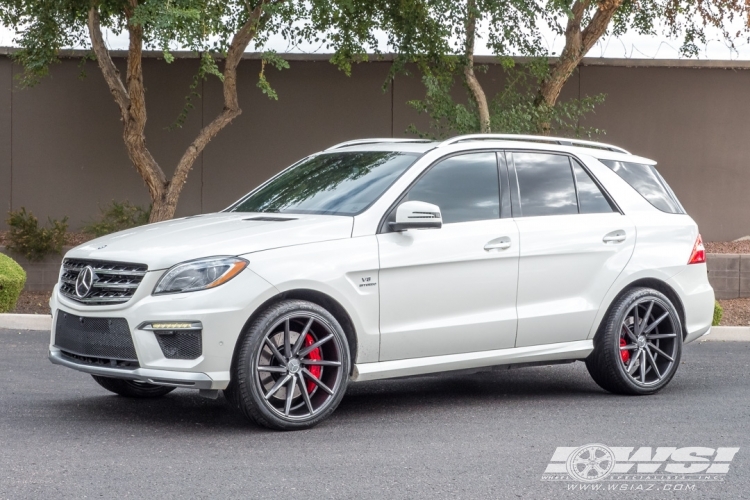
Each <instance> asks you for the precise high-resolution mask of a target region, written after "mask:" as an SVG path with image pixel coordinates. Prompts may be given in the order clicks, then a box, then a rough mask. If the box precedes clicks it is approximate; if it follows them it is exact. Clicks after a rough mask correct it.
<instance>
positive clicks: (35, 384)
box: [0, 330, 750, 499]
mask: <svg viewBox="0 0 750 500" xmlns="http://www.w3.org/2000/svg"><path fill="white" fill-rule="evenodd" d="M47 340H48V333H47V332H29V331H24V332H20V333H19V332H18V331H9V330H0V499H5V498H9V499H16V498H34V499H37V498H100V497H104V498H263V499H266V498H300V499H303V498H304V499H310V498H342V499H350V498H367V499H370V498H372V499H381V498H405V499H407V498H408V499H414V498H448V497H449V498H467V499H474V498H511V499H514V498H531V499H538V498H555V499H560V498H716V499H734V498H750V489H749V487H750V458H749V457H750V432H748V430H750V343H737V342H705V343H700V344H698V343H693V344H690V345H688V346H686V347H685V351H684V354H683V362H682V364H681V366H680V368H679V371H678V373H677V375H676V377H675V378H674V380H673V381H672V382H671V384H670V385H669V386H668V387H667V388H666V389H665V390H663V391H662V392H661V393H659V394H657V395H655V396H650V397H625V396H613V395H610V394H607V393H606V392H604V391H602V390H601V389H599V388H598V387H597V386H596V384H594V382H593V381H592V380H591V379H590V378H589V376H588V373H587V372H586V368H585V366H584V365H583V363H574V364H568V365H557V366H550V367H537V368H523V369H514V370H497V371H491V372H483V373H475V374H469V375H466V374H443V375H438V376H430V377H420V378H412V379H400V380H389V381H379V382H366V383H360V384H352V385H350V387H349V391H348V393H347V395H346V397H345V398H344V400H343V402H342V403H341V406H340V407H339V408H338V410H337V411H336V412H335V413H334V414H333V416H332V418H330V419H329V420H328V421H326V422H325V423H323V424H322V425H320V426H318V427H316V428H314V429H312V430H308V431H300V432H293V433H278V432H273V431H268V430H265V429H261V428H258V427H255V426H254V425H252V424H250V423H249V422H246V421H245V420H244V419H243V417H241V416H240V415H239V413H237V412H235V411H233V410H232V409H231V408H230V407H229V406H228V404H227V403H226V401H225V400H224V399H223V397H219V399H217V400H208V399H203V398H200V397H198V395H197V392H193V391H188V390H177V391H174V392H173V393H171V394H170V395H168V396H166V397H164V398H162V399H158V400H148V401H142V400H129V399H125V398H121V397H118V396H115V395H112V394H109V393H108V392H107V391H105V390H104V389H102V388H100V387H99V386H98V385H97V384H96V383H94V381H93V380H91V377H89V376H88V375H85V374H83V373H79V372H76V371H73V370H70V369H66V368H63V367H60V366H55V365H52V364H51V363H49V361H47V359H46V356H47ZM587 443H603V444H606V445H608V446H633V447H640V446H653V447H657V446H676V447H683V446H704V447H710V448H717V447H740V451H739V453H737V455H736V457H735V458H734V461H733V462H732V463H731V466H730V468H729V473H728V474H727V475H726V479H725V480H724V481H723V482H717V483H700V482H698V483H693V484H694V486H695V489H690V490H688V491H684V490H683V491H665V490H664V488H663V485H662V484H657V485H656V488H658V489H653V488H652V489H651V491H641V490H638V489H637V488H636V489H635V490H628V491H590V490H586V491H579V490H578V489H576V490H571V489H570V484H569V483H564V482H548V481H542V480H541V477H542V474H543V472H544V470H545V467H546V465H547V463H548V462H549V460H550V458H551V456H552V453H553V452H554V451H555V448H556V447H558V446H580V445H583V444H587ZM573 484H576V483H573ZM630 486H633V487H637V485H636V484H633V485H630ZM642 487H643V486H642ZM643 488H644V490H645V487H643Z"/></svg>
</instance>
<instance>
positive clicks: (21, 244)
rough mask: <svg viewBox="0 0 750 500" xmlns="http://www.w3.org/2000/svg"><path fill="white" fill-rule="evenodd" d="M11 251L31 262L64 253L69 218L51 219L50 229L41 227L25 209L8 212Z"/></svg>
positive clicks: (9, 246)
mask: <svg viewBox="0 0 750 500" xmlns="http://www.w3.org/2000/svg"><path fill="white" fill-rule="evenodd" d="M8 225H9V226H10V231H8V237H7V239H8V244H7V247H8V249H9V250H13V251H14V252H18V253H20V254H21V255H23V256H24V257H26V258H27V259H29V260H31V261H39V260H42V259H43V258H44V257H45V256H46V255H48V254H51V253H62V247H63V245H64V244H65V233H66V232H67V231H68V218H67V217H64V218H63V219H62V220H54V219H49V226H50V227H48V228H47V227H40V226H39V221H38V220H37V218H36V217H34V215H32V214H31V213H29V212H27V211H26V209H25V208H23V207H21V209H20V210H16V211H10V212H8Z"/></svg>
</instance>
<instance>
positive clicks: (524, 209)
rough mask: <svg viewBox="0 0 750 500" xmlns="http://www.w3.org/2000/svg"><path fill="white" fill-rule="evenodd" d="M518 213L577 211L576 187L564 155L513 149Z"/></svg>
mask: <svg viewBox="0 0 750 500" xmlns="http://www.w3.org/2000/svg"><path fill="white" fill-rule="evenodd" d="M513 162H514V163H515V167H516V175H517V177H518V189H519V191H520V197H521V216H522V217H534V216H539V215H565V214H577V213H578V203H577V201H576V188H575V184H574V181H573V172H572V171H571V169H570V161H569V160H568V157H567V156H562V155H554V154H545V153H513Z"/></svg>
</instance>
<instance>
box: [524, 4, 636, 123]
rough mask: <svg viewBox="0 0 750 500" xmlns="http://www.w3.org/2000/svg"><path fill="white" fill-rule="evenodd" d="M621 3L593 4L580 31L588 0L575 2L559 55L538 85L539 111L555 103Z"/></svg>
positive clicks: (537, 103)
mask: <svg viewBox="0 0 750 500" xmlns="http://www.w3.org/2000/svg"><path fill="white" fill-rule="evenodd" d="M622 2H623V0H604V1H603V2H601V3H599V4H597V9H596V12H594V15H593V16H592V17H591V20H590V21H589V23H588V25H587V26H586V27H585V28H584V29H581V22H582V20H583V16H584V14H585V13H586V10H587V9H588V8H589V6H590V5H591V0H576V1H575V3H573V7H572V8H571V15H570V16H569V17H568V25H567V27H566V29H565V47H564V48H563V50H562V52H561V53H560V58H559V59H558V61H557V63H555V64H554V65H553V66H552V69H551V70H550V73H549V75H548V76H547V78H545V79H544V80H543V81H542V83H541V85H540V86H539V94H538V95H537V98H536V105H537V106H538V107H540V108H542V109H544V108H546V109H551V108H553V107H554V106H555V104H556V103H557V99H558V97H560V92H561V91H562V88H563V86H564V85H565V82H567V81H568V78H570V75H572V74H573V72H574V71H575V69H576V68H577V67H578V65H579V64H580V63H581V60H582V59H583V58H584V56H586V54H587V53H588V52H589V50H591V47H593V46H594V44H595V43H596V42H597V41H598V40H599V39H600V38H601V37H602V35H603V34H604V33H605V32H606V31H607V27H608V26H609V23H610V21H611V20H612V17H613V16H614V15H615V12H616V11H617V9H618V8H620V6H621V5H622ZM539 131H540V132H541V133H543V134H545V135H547V134H549V132H550V123H549V122H542V123H540V125H539Z"/></svg>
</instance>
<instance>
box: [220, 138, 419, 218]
mask: <svg viewBox="0 0 750 500" xmlns="http://www.w3.org/2000/svg"><path fill="white" fill-rule="evenodd" d="M418 156H419V155H418V154H415V153H397V152H382V151H364V152H338V153H323V154H319V155H317V156H313V157H311V158H307V159H306V160H303V161H302V162H300V163H299V164H297V165H295V166H294V167H292V168H290V169H289V170H287V171H286V172H284V173H283V174H281V175H279V176H278V177H276V178H275V179H273V180H271V181H270V182H269V183H268V184H266V185H265V186H262V187H260V188H259V189H257V190H256V191H254V192H252V193H250V194H249V195H248V196H247V197H245V198H243V199H242V200H240V201H239V202H237V203H236V204H235V205H234V206H232V207H230V208H229V210H230V211H232V212H273V213H298V214H325V215H356V214H358V213H360V212H362V211H363V210H364V209H366V208H367V207H369V206H370V205H371V204H372V203H373V202H374V201H375V200H377V199H378V198H379V197H380V196H381V195H382V194H383V193H384V192H385V190H386V189H388V188H389V187H390V186H391V184H393V182H394V181H395V180H396V179H398V178H399V176H400V175H401V174H402V173H404V171H406V169H407V168H409V166H410V165H411V164H412V163H414V161H415V160H416V159H417V157H418Z"/></svg>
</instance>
